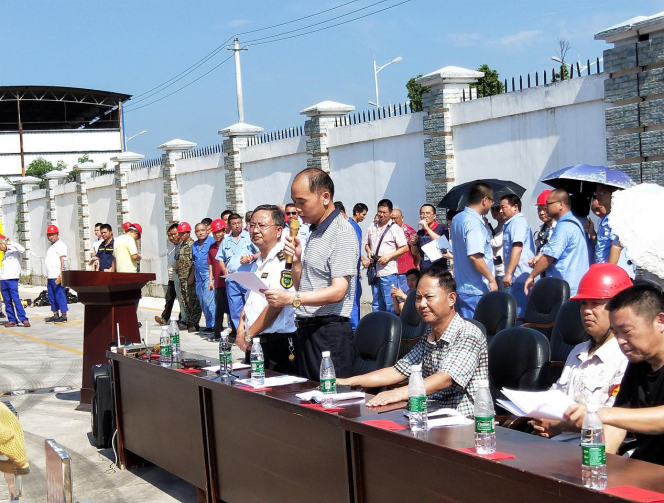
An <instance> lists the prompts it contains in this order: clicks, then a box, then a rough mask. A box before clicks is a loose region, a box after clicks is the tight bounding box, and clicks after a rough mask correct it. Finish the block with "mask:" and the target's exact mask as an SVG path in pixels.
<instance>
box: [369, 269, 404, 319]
mask: <svg viewBox="0 0 664 503" xmlns="http://www.w3.org/2000/svg"><path fill="white" fill-rule="evenodd" d="M397 277H398V274H388V275H387V276H383V277H378V278H377V279H378V281H376V284H375V285H371V292H372V293H373V301H372V302H371V310H372V311H373V312H376V311H387V312H388V313H394V303H393V302H392V285H394V286H397Z"/></svg>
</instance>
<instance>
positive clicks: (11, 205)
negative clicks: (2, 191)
mask: <svg viewBox="0 0 664 503" xmlns="http://www.w3.org/2000/svg"><path fill="white" fill-rule="evenodd" d="M17 211H18V206H17V204H16V196H7V197H5V198H4V199H3V203H2V233H3V234H4V235H5V236H7V237H9V239H15V240H18V235H17V234H16V213H17Z"/></svg>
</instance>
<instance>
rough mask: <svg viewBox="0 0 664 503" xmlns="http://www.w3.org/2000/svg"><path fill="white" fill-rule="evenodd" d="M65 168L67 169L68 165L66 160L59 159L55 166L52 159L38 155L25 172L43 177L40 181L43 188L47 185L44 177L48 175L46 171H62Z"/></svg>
mask: <svg viewBox="0 0 664 503" xmlns="http://www.w3.org/2000/svg"><path fill="white" fill-rule="evenodd" d="M64 169H67V165H66V164H65V162H64V161H58V162H57V164H56V165H55V166H53V163H52V162H51V161H47V160H46V159H44V158H43V157H37V158H36V159H35V160H34V161H32V162H31V163H30V164H29V165H28V167H27V169H26V170H25V174H26V176H34V177H37V178H41V182H39V188H42V189H43V188H44V187H45V186H46V180H45V179H44V175H46V173H48V172H49V171H62V170H64Z"/></svg>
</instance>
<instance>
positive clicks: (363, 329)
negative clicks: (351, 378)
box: [354, 311, 401, 374]
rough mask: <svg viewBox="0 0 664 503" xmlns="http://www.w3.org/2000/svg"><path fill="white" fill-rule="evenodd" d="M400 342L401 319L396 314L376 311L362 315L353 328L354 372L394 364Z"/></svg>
mask: <svg viewBox="0 0 664 503" xmlns="http://www.w3.org/2000/svg"><path fill="white" fill-rule="evenodd" d="M400 342H401V321H400V320H399V318H398V317H397V316H396V315H394V314H392V313H387V312H380V311H378V312H375V313H369V314H367V315H366V316H364V317H363V318H362V319H361V320H360V322H359V323H358V325H357V328H356V329H355V362H354V368H355V373H356V374H366V373H367V372H373V371H374V370H378V369H382V368H385V367H391V366H392V365H394V364H395V363H396V362H397V354H398V352H399V343H400Z"/></svg>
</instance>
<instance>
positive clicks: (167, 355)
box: [159, 327, 173, 364]
mask: <svg viewBox="0 0 664 503" xmlns="http://www.w3.org/2000/svg"><path fill="white" fill-rule="evenodd" d="M172 358H173V352H172V347H171V336H170V335H168V327H161V335H160V336H159V362H160V363H161V364H170V363H171V360H172Z"/></svg>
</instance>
